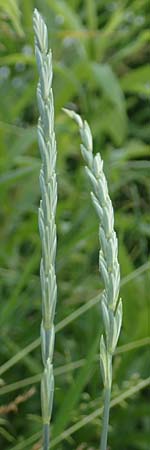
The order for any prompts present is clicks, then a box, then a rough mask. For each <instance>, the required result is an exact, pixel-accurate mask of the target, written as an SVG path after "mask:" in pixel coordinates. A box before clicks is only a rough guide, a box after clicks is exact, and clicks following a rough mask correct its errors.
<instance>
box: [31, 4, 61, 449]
mask: <svg viewBox="0 0 150 450" xmlns="http://www.w3.org/2000/svg"><path fill="white" fill-rule="evenodd" d="M33 27H34V33H35V55H36V61H37V67H38V72H39V82H38V87H37V101H38V109H39V114H40V117H39V121H38V143H39V149H40V154H41V158H42V166H41V171H40V190H41V201H40V207H39V231H40V237H41V244H42V258H41V266H40V279H41V290H42V323H41V346H42V359H43V364H44V372H43V376H42V380H41V409H42V420H43V450H48V449H49V446H50V436H49V428H50V421H51V413H52V406H53V393H54V375H53V351H54V339H55V330H54V316H55V308H56V300H57V285H56V275H55V257H56V224H55V214H56V205H57V181H56V173H55V168H56V140H55V132H54V104H53V93H52V87H51V86H52V54H51V50H50V51H49V50H48V33H47V28H46V25H45V23H44V21H43V19H42V17H41V16H40V14H39V13H38V11H37V9H35V10H34V14H33Z"/></svg>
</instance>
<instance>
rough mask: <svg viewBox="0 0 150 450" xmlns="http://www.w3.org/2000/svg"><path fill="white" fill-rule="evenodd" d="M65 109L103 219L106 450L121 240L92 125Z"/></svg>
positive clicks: (103, 439)
mask: <svg viewBox="0 0 150 450" xmlns="http://www.w3.org/2000/svg"><path fill="white" fill-rule="evenodd" d="M64 111H65V112H66V113H67V114H68V115H69V116H70V117H71V118H73V119H74V120H75V121H76V122H77V124H78V126H79V130H80V135H81V139H82V144H81V152H82V155H83V158H84V160H85V162H86V164H87V165H86V166H85V170H86V173H87V176H88V178H89V179H90V182H91V184H92V189H93V191H92V192H91V197H92V202H93V205H94V207H95V210H96V212H97V214H98V218H99V221H100V226H99V241H100V246H101V250H100V253H99V270H100V274H101V275H102V278H103V282H104V287H105V289H104V291H103V294H102V296H101V299H100V300H101V309H102V316H103V323H104V332H105V335H103V334H102V336H101V339H100V366H101V373H102V378H103V384H104V411H103V422H102V432H101V445H100V448H101V450H106V448H107V435H108V423H109V409H110V397H111V386H112V357H113V355H114V352H115V350H116V346H117V342H118V338H119V334H120V329H121V324H122V301H121V299H120V300H119V301H118V296H119V290H120V266H119V262H118V241H117V236H116V232H115V231H114V211H113V206H112V202H111V200H110V197H109V193H108V186H107V180H106V177H105V174H104V171H103V161H102V158H101V155H100V153H97V154H96V155H95V156H94V155H93V139H92V133H91V130H90V127H89V125H88V123H87V122H86V121H84V122H83V121H82V119H81V117H80V116H79V115H78V114H76V113H75V112H74V111H71V110H67V109H64Z"/></svg>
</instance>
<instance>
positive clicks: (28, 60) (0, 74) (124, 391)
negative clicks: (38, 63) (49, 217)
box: [0, 0, 150, 450]
mask: <svg viewBox="0 0 150 450" xmlns="http://www.w3.org/2000/svg"><path fill="white" fill-rule="evenodd" d="M35 6H36V7H38V8H39V10H40V11H41V12H42V14H43V16H44V17H45V19H46V22H47V25H48V30H49V37H50V45H51V47H52V50H53V61H54V83H53V89H54V96H55V111H56V135H57V142H58V163H57V172H58V185H59V202H58V210H57V227H58V252H57V280H58V292H59V294H58V304H57V313H56V321H55V322H56V324H57V325H56V327H57V328H56V329H57V335H56V346H55V356H54V360H55V402H54V410H53V422H54V425H53V429H52V432H53V444H52V445H53V447H54V446H56V445H57V450H64V449H66V450H67V449H69V450H71V449H72V450H75V449H76V450H97V449H98V443H99V430H100V426H101V406H102V380H101V378H100V375H99V361H98V351H99V350H98V336H99V335H100V333H101V331H102V322H101V317H100V308H99V303H98V301H99V292H100V290H101V289H102V284H101V279H100V277H99V273H98V222H97V218H96V214H95V213H94V211H93V208H92V205H91V202H90V197H89V186H88V182H87V180H86V177H85V174H84V169H83V161H82V157H81V155H80V150H79V136H78V133H77V129H76V127H75V125H74V124H73V123H72V122H69V120H68V119H67V118H66V117H65V116H64V114H63V113H62V112H61V108H62V107H63V106H67V107H69V106H70V107H73V108H74V109H76V110H77V112H79V113H81V114H82V116H83V117H84V118H87V120H88V121H89V122H90V125H91V127H92V131H93V135H94V143H95V151H98V150H100V151H101V153H102V156H103V159H104V164H105V173H106V175H107V178H108V181H109V189H110V194H111V198H112V201H113V205H114V207H115V219H116V230H117V233H118V236H119V258H120V264H121V274H122V287H121V295H122V298H123V305H124V318H123V328H122V333H121V338H120V341H119V348H118V350H117V354H116V357H115V359H114V376H113V378H114V379H113V394H112V398H113V401H112V409H111V423H110V439H109V440H110V442H111V446H110V448H111V449H115V450H120V448H123V449H124V450H148V449H149V442H150V418H149V400H148V396H149V384H150V378H149V367H150V363H149V344H150V333H149V320H150V305H149V291H150V275H149V273H150V270H149V269H150V261H149V249H150V214H149V208H150V206H149V205H150V183H149V179H150V146H149V143H150V128H149V123H148V118H149V103H148V96H149V94H150V84H149V73H150V66H149V64H148V54H149V46H150V31H149V25H150V12H149V8H148V2H147V0H130V1H126V0H122V1H119V0H118V1H114V2H112V1H111V0H101V1H99V0H97V1H94V0H82V1H80V0H69V1H67V0H66V1H65V0H55V1H53V0H39V1H33V0H28V1H26V0H22V1H20V2H17V1H15V0H12V1H9V0H7V1H5V2H2V1H0V30H1V31H0V42H1V44H0V52H1V53H0V170H1V178H0V184H1V197H0V198H1V208H0V218H1V220H0V224H1V245H0V276H1V277H0V278H1V283H0V294H1V306H0V329H1V333H0V334H1V338H0V339H1V345H0V348H1V352H0V359H1V367H0V377H1V379H0V394H1V408H0V447H1V448H3V449H4V450H5V449H8V450H10V449H11V450H21V449H26V450H29V449H32V450H33V449H34V450H36V449H38V448H40V437H41V423H40V398H39V380H40V373H41V370H42V364H41V352H40V348H39V328H40V321H41V293H40V283H39V262H40V254H41V245H40V239H39V233H38V226H37V208H38V205H39V197H40V194H39V181H38V175H39V168H40V156H39V152H38V147H37V138H36V123H37V115H38V112H37V105H36V84H37V72H36V67H35V59H34V54H33V31H32V12H33V8H34V7H35ZM91 299H93V300H92V301H91ZM143 380H144V381H143Z"/></svg>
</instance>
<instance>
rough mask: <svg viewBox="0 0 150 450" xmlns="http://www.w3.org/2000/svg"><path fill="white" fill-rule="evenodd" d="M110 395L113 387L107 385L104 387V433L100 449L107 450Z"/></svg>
mask: <svg viewBox="0 0 150 450" xmlns="http://www.w3.org/2000/svg"><path fill="white" fill-rule="evenodd" d="M110 395H111V388H107V387H106V388H105V389H104V410H103V420H102V434H101V445H100V450H107V436H108V423H109V409H110Z"/></svg>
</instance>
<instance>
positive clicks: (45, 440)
mask: <svg viewBox="0 0 150 450" xmlns="http://www.w3.org/2000/svg"><path fill="white" fill-rule="evenodd" d="M49 440H50V439H49V424H47V423H46V424H44V425H43V450H49Z"/></svg>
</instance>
